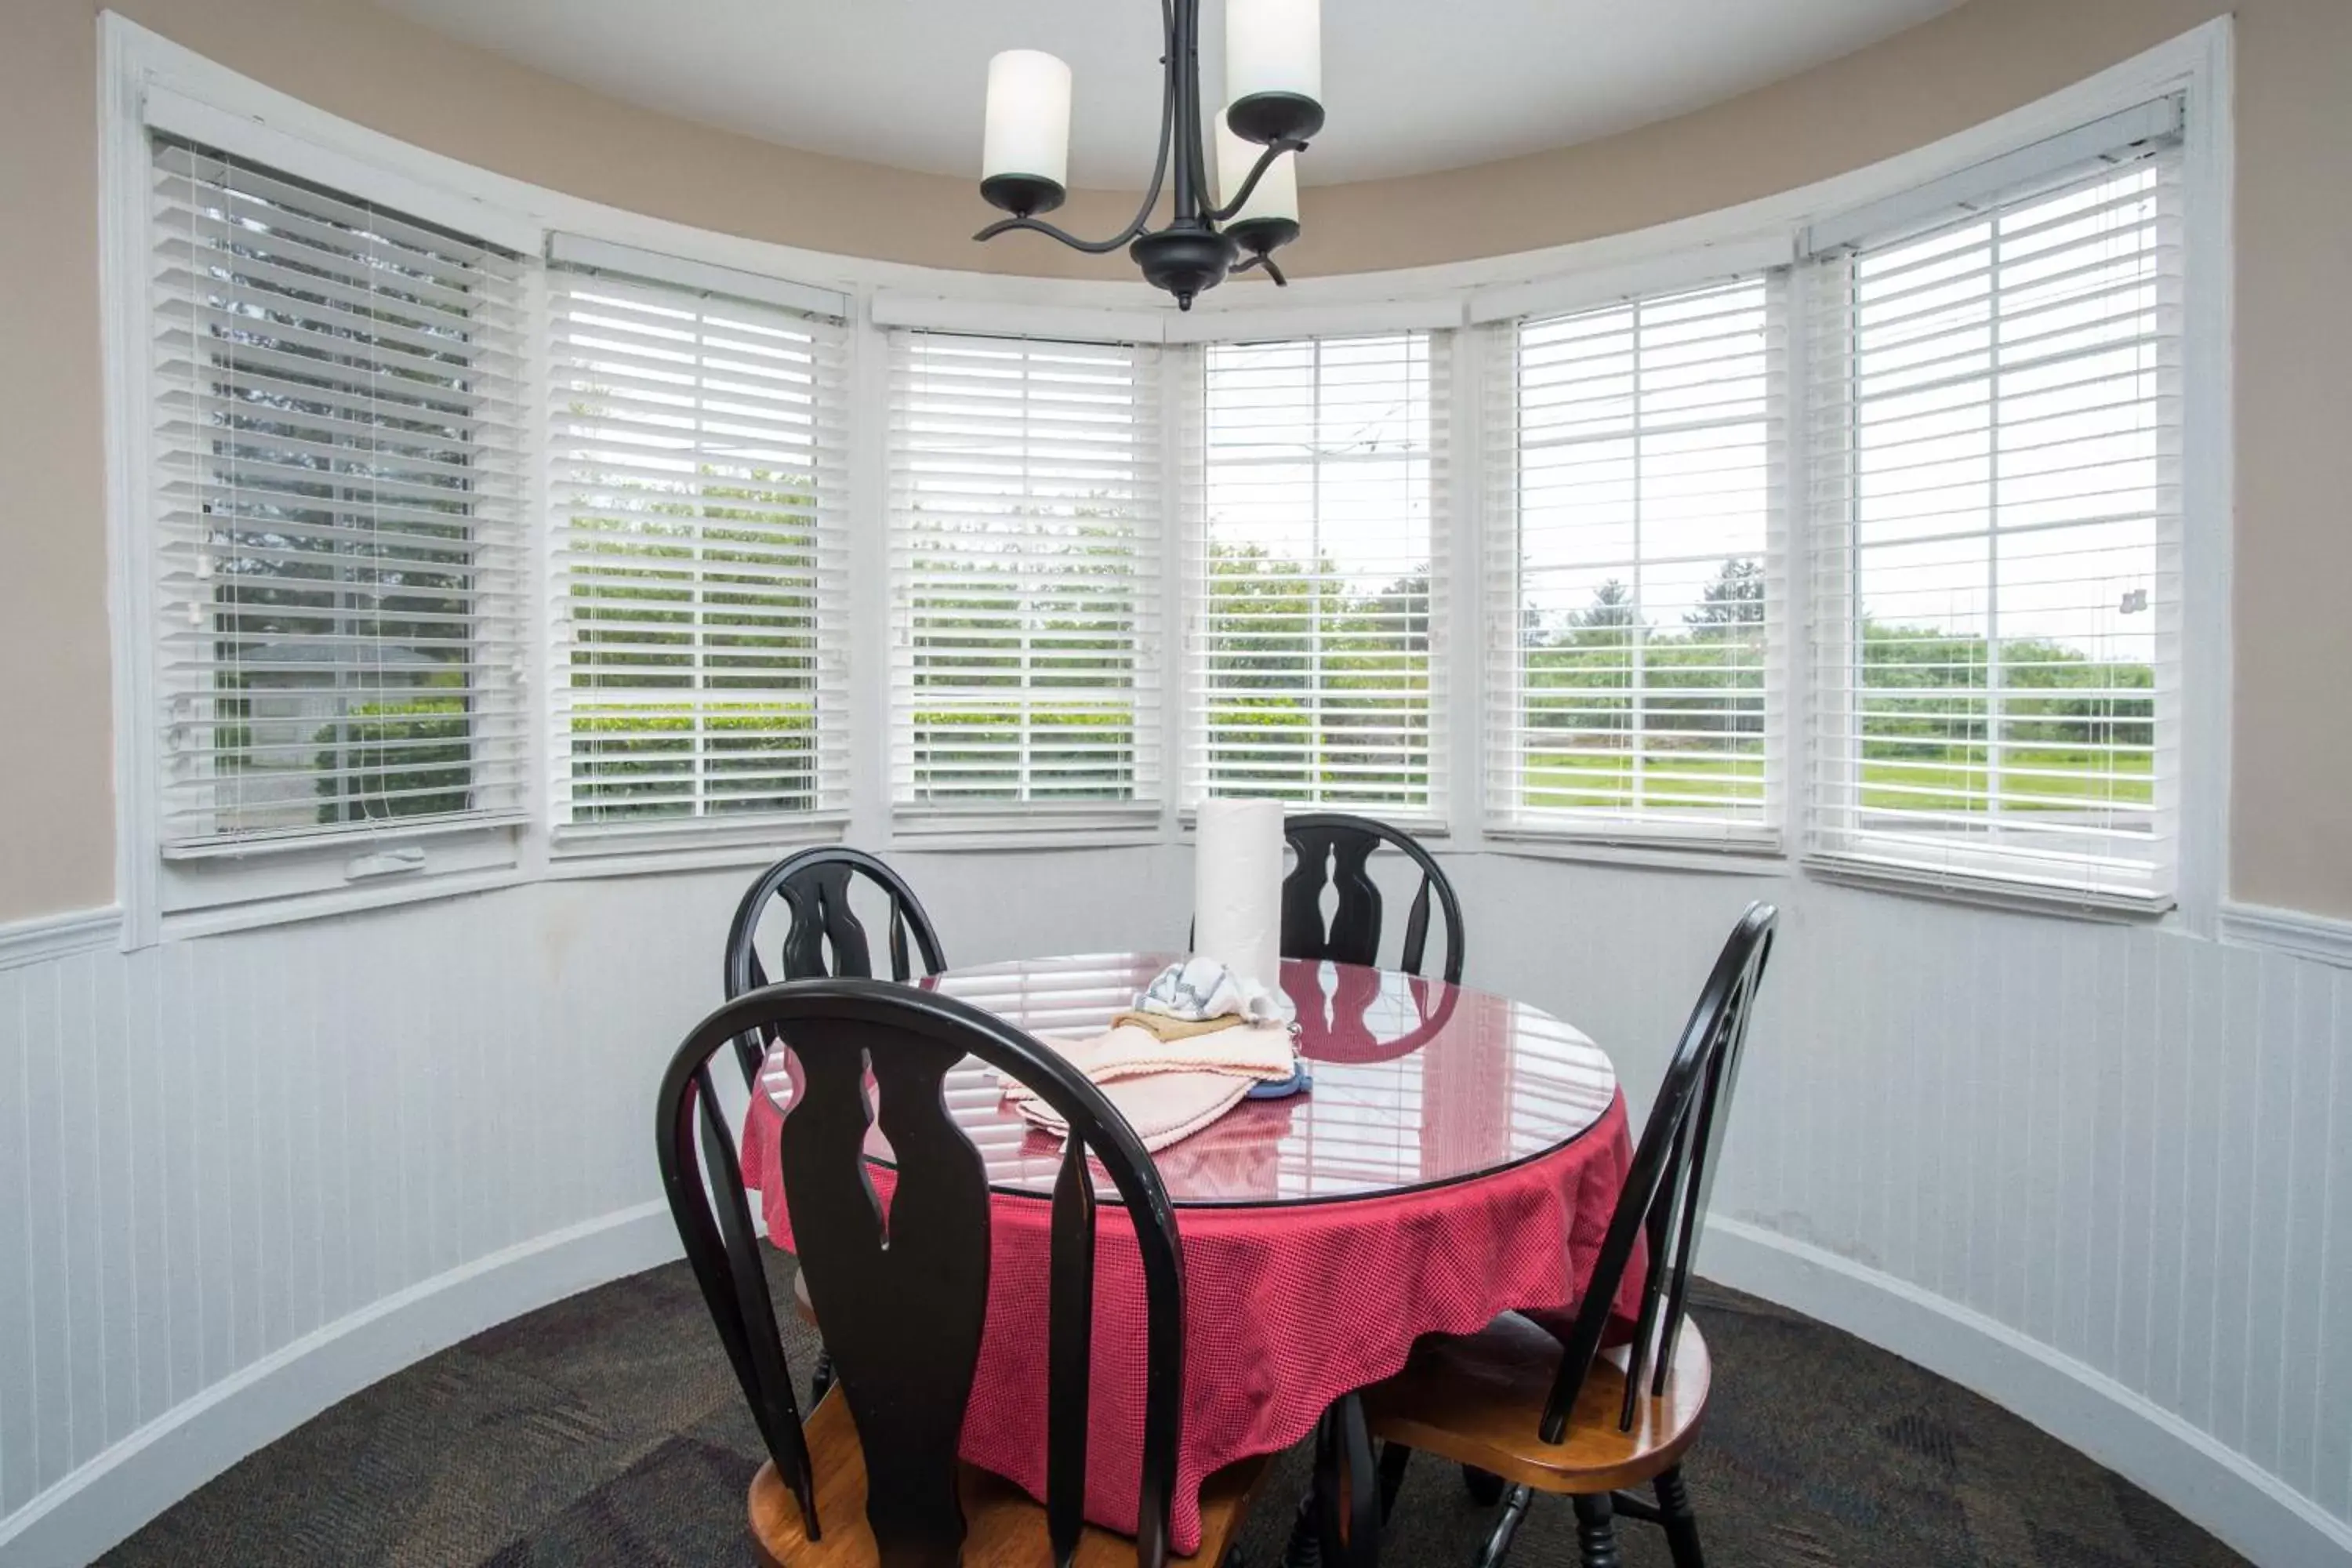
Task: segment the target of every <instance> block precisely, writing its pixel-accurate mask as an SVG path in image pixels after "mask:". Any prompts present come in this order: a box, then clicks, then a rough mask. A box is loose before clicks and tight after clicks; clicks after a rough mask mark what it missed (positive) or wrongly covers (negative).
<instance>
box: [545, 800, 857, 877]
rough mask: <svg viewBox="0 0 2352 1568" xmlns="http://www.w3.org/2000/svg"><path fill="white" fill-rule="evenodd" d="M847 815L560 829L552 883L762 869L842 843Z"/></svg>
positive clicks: (550, 865) (551, 851)
mask: <svg viewBox="0 0 2352 1568" xmlns="http://www.w3.org/2000/svg"><path fill="white" fill-rule="evenodd" d="M848 826H849V816H848V814H847V813H845V812H822V813H812V814H810V815H809V816H791V817H766V818H761V819H759V820H756V821H753V820H746V821H743V822H740V823H727V824H723V825H721V824H715V823H712V822H710V821H709V820H707V819H705V820H694V821H680V822H672V823H663V824H659V825H656V826H625V827H621V826H615V827H577V826H574V827H562V828H558V829H557V830H556V833H555V836H554V837H553V839H552V840H551V842H550V844H549V846H548V851H547V875H548V877H549V879H551V880H557V881H570V880H576V879H588V878H598V877H641V876H647V875H653V874H656V873H659V872H665V871H707V870H724V869H727V868H733V867H740V866H764V865H767V864H769V863H770V862H772V861H775V860H779V859H782V858H783V857H784V856H786V855H789V854H791V853H792V852H793V850H795V849H804V848H808V847H812V846H814V845H819V844H838V843H840V842H841V841H842V837H843V836H844V834H845V832H846V831H847V830H848Z"/></svg>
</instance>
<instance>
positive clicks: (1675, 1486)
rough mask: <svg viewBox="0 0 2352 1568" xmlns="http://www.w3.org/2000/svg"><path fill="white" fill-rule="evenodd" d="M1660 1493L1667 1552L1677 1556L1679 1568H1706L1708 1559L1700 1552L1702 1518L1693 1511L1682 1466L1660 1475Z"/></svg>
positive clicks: (1659, 1506) (1658, 1488)
mask: <svg viewBox="0 0 2352 1568" xmlns="http://www.w3.org/2000/svg"><path fill="white" fill-rule="evenodd" d="M1657 1493H1658V1522H1659V1523H1660V1524H1662V1525H1664V1527H1665V1531H1666V1550H1667V1551H1668V1552H1672V1553H1673V1554H1674V1559H1675V1568H1706V1556H1705V1554H1704V1553H1702V1552H1700V1551H1699V1549H1698V1516H1697V1515H1696V1514H1695V1513H1693V1512H1692V1511H1691V1505H1690V1493H1689V1492H1688V1491H1686V1490H1685V1489H1684V1488H1683V1468H1682V1467H1681V1466H1680V1465H1676V1466H1675V1468H1672V1469H1670V1470H1665V1471H1662V1472H1660V1474H1659V1476H1658V1479H1657Z"/></svg>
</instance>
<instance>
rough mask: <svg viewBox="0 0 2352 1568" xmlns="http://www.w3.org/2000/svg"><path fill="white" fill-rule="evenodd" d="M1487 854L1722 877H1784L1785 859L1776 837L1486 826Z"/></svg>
mask: <svg viewBox="0 0 2352 1568" xmlns="http://www.w3.org/2000/svg"><path fill="white" fill-rule="evenodd" d="M1486 850H1487V852H1488V853H1490V854H1495V855H1508V856H1512V857H1515V858H1520V859H1527V860H1578V861H1583V862H1586V863H1588V864H1591V865H1596V866H1631V867H1636V868H1645V869H1649V870H1660V871H1696V872H1701V873H1706V874H1711V875H1715V876H1720V877H1782V876H1786V875H1788V872H1789V858H1788V856H1787V855H1786V854H1785V853H1783V852H1782V850H1781V847H1780V839H1779V837H1777V836H1775V837H1770V838H1759V839H1751V840H1726V839H1707V840H1705V841H1696V840H1692V839H1687V838H1678V837H1659V838H1633V837H1600V836H1593V835H1586V834H1578V833H1562V832H1559V831H1552V830H1546V829H1541V828H1530V827H1489V828H1487V829H1486Z"/></svg>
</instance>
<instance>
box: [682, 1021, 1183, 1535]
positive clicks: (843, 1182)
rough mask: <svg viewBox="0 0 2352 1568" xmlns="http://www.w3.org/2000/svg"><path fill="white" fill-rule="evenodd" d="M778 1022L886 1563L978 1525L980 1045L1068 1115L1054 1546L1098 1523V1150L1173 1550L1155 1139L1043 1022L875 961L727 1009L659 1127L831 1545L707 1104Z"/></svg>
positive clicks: (1051, 1412)
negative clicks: (954, 1109)
mask: <svg viewBox="0 0 2352 1568" xmlns="http://www.w3.org/2000/svg"><path fill="white" fill-rule="evenodd" d="M770 1034H772V1035H774V1036H777V1037H782V1039H783V1041H784V1042H785V1043H786V1045H787V1046H788V1047H790V1048H791V1050H792V1051H793V1054H794V1055H795V1056H796V1057H797V1058H799V1064H800V1068H801V1087H800V1089H799V1090H798V1092H797V1094H796V1096H795V1098H794V1100H793V1105H792V1107H791V1109H790V1110H788V1111H787V1113H786V1114H785V1117H784V1121H783V1124H782V1131H781V1132H780V1133H779V1135H778V1144H779V1147H780V1150H781V1163H782V1178H783V1184H784V1197H785V1202H786V1204H787V1205H788V1207H789V1208H790V1210H791V1214H792V1222H793V1244H794V1247H796V1249H797V1250H798V1252H799V1255H800V1262H801V1271H802V1276H803V1279H804V1280H805V1282H806V1283H807V1286H808V1292H809V1300H810V1304H811V1305H812V1306H813V1307H814V1310H815V1313H816V1317H817V1320H818V1321H820V1322H822V1323H823V1324H824V1338H825V1347H826V1349H827V1351H828V1352H830V1354H831V1355H832V1357H833V1363H834V1367H835V1375H836V1378H837V1382H838V1386H839V1388H840V1390H841V1395H842V1397H844V1398H845V1399H846V1400H847V1402H848V1405H849V1414H850V1415H851V1417H852V1418H853V1420H854V1421H855V1423H856V1428H857V1435H858V1442H859V1445H860V1447H862V1448H863V1449H864V1452H865V1458H866V1471H867V1476H868V1480H869V1485H868V1489H867V1495H866V1519H867V1521H868V1522H869V1523H870V1525H871V1526H872V1528H873V1531H874V1539H875V1542H876V1544H877V1547H878V1548H879V1549H880V1555H881V1561H882V1563H883V1564H884V1565H885V1568H928V1565H931V1564H938V1563H954V1562H955V1561H956V1560H957V1552H958V1550H959V1548H960V1546H961V1542H962V1540H963V1535H964V1521H963V1515H962V1510H961V1503H960V1502H959V1500H958V1496H957V1461H956V1445H957V1439H958V1436H959V1435H960V1434H961V1431H962V1429H963V1416H964V1406H965V1404H966V1402H967V1401H968V1400H969V1398H970V1396H971V1387H972V1378H973V1372H974V1368H975V1366H976V1365H977V1363H978V1361H979V1356H980V1341H981V1328H982V1323H983V1321H985V1318H986V1313H987V1304H988V1289H989V1227H990V1209H989V1195H988V1183H987V1177H986V1174H985V1172H984V1168H983V1166H982V1159H981V1153H980V1151H979V1150H978V1149H977V1148H976V1147H974V1146H973V1144H972V1142H971V1139H970V1138H968V1137H967V1136H966V1135H965V1134H964V1132H963V1131H962V1130H961V1128H959V1127H957V1126H956V1125H955V1123H954V1121H952V1120H951V1119H950V1117H949V1115H948V1112H947V1109H946V1105H945V1101H944V1097H943V1085H944V1081H945V1078H946V1075H947V1072H948V1070H949V1069H950V1068H952V1067H954V1066H955V1065H956V1063H957V1062H958V1061H959V1060H961V1058H963V1057H964V1056H966V1055H967V1054H969V1055H971V1056H975V1057H978V1058H980V1059H981V1060H982V1061H983V1062H985V1063H987V1064H988V1065H989V1066H991V1067H992V1068H998V1069H999V1070H1001V1071H1003V1072H1005V1073H1008V1074H1010V1075H1012V1076H1013V1077H1014V1078H1016V1079H1019V1080H1020V1081H1021V1082H1022V1083H1024V1084H1025V1085H1027V1086H1028V1087H1029V1088H1030V1089H1033V1090H1034V1091H1035V1092H1036V1093H1037V1094H1038V1095H1039V1096H1040V1097H1041V1098H1042V1099H1043V1100H1045V1103H1046V1104H1048V1105H1050V1106H1052V1107H1053V1108H1054V1109H1055V1110H1056V1111H1058V1112H1060V1113H1061V1115H1062V1116H1063V1117H1064V1118H1065V1120H1066V1121H1067V1123H1068V1125H1069V1127H1070V1130H1071V1136H1070V1139H1069V1142H1068V1147H1067V1150H1066V1152H1065V1154H1064V1156H1063V1160H1062V1167H1061V1173H1060V1176H1059V1178H1058V1180H1057V1181H1056V1182H1055V1187H1054V1198H1053V1208H1052V1215H1051V1226H1052V1230H1051V1237H1052V1239H1051V1256H1050V1260H1049V1262H1048V1264H1047V1273H1048V1279H1047V1300H1048V1308H1047V1326H1046V1333H1047V1356H1046V1368H1047V1371H1046V1438H1045V1444H1046V1481H1045V1513H1046V1522H1047V1534H1048V1538H1049V1540H1050V1542H1051V1543H1052V1546H1053V1551H1054V1558H1055V1562H1056V1563H1065V1564H1066V1563H1068V1562H1069V1561H1070V1560H1071V1557H1072V1555H1073V1553H1074V1552H1076V1548H1077V1542H1078V1537H1079V1532H1080V1531H1081V1529H1082V1526H1083V1522H1084V1520H1083V1508H1084V1504H1085V1496H1086V1473H1087V1395H1088V1375H1089V1365H1090V1361H1089V1357H1090V1344H1089V1340H1090V1336H1091V1333H1092V1328H1093V1318H1094V1304H1093V1299H1094V1267H1095V1209H1096V1195H1095V1185H1094V1181H1093V1179H1092V1176H1091V1175H1090V1173H1089V1170H1088V1165H1087V1156H1088V1155H1089V1154H1092V1155H1093V1156H1094V1158H1095V1159H1096V1160H1097V1162H1098V1163H1099V1164H1100V1167H1101V1170H1102V1172H1103V1173H1104V1174H1105V1175H1107V1176H1108V1178H1109V1180H1110V1182H1111V1184H1112V1185H1113V1186H1114V1187H1115V1188H1116V1189H1117V1191H1118V1196H1119V1200H1120V1202H1121V1204H1122V1205H1124V1207H1125V1208H1126V1210H1127V1215H1128V1218H1129V1223H1130V1224H1131V1225H1132V1226H1134V1230H1135V1238H1136V1247H1137V1250H1138V1252H1139V1256H1140V1258H1141V1261H1142V1266H1143V1284H1144V1319H1145V1321H1144V1329H1143V1337H1144V1367H1145V1393H1144V1414H1143V1462H1142V1468H1141V1474H1140V1476H1139V1502H1138V1510H1137V1520H1138V1521H1139V1522H1138V1531H1137V1553H1138V1555H1137V1560H1138V1562H1139V1563H1140V1564H1143V1565H1144V1568H1160V1564H1162V1563H1164V1562H1165V1561H1166V1559H1167V1555H1168V1548H1169V1514H1170V1508H1171V1501H1172V1500H1173V1496H1174V1487H1175V1479H1176V1452H1177V1439H1178V1436H1179V1435H1180V1426H1181V1410H1182V1391H1183V1381H1184V1376H1183V1374H1184V1318H1183V1314H1184V1304H1183V1302H1184V1295H1183V1273H1182V1253H1181V1245H1180V1243H1179V1240H1178V1237H1177V1230H1176V1215H1175V1209H1174V1207H1173V1206H1172V1205H1171V1203H1170V1201H1169V1197H1168V1193H1167V1189H1166V1188H1165V1187H1164V1186H1163V1185H1162V1184H1160V1174H1159V1172H1158V1171H1157V1169H1156V1168H1155V1167H1154V1166H1153V1164H1152V1162H1151V1156H1150V1154H1148V1153H1146V1152H1144V1148H1143V1145H1142V1143H1141V1142H1139V1140H1138V1139H1137V1137H1136V1135H1135V1132H1134V1131H1133V1130H1132V1129H1131V1128H1130V1127H1129V1125H1128V1123H1127V1121H1126V1119H1125V1118H1123V1117H1122V1116H1121V1115H1120V1114H1119V1112H1118V1110H1117V1108H1116V1107H1114V1106H1113V1105H1112V1104H1111V1103H1110V1101H1108V1100H1106V1099H1104V1098H1103V1095H1102V1091H1101V1090H1100V1089H1097V1088H1096V1087H1095V1086H1094V1085H1093V1084H1092V1083H1090V1082H1089V1081H1087V1079H1086V1077H1085V1076H1084V1075H1083V1074H1081V1073H1079V1072H1078V1071H1077V1070H1076V1068H1073V1067H1071V1066H1070V1065H1069V1063H1068V1062H1066V1060H1064V1059H1063V1058H1061V1057H1059V1056H1057V1055H1055V1053H1054V1052H1052V1051H1050V1050H1048V1049H1046V1048H1045V1047H1043V1046H1041V1045H1039V1044H1038V1043H1037V1042H1036V1041H1035V1040H1034V1039H1033V1038H1031V1037H1029V1036H1028V1035H1026V1034H1024V1033H1023V1032H1022V1031H1020V1030H1018V1029H1015V1028H1013V1027H1012V1026H1009V1025H1007V1024H1005V1023H1004V1022H1003V1021H1002V1020H1001V1019H998V1018H996V1017H995V1016H992V1015H991V1014H988V1013H985V1012H982V1010H981V1009H979V1008H977V1007H974V1006H972V1005H970V1004H969V1003H965V1002H961V1001H958V1000H956V999H955V998H953V997H950V996H942V995H939V994H936V993H932V992H928V991H921V990H917V989H914V988H912V987H908V986H904V985H898V984H891V983H889V982H887V981H879V980H870V979H825V980H805V981H792V982H786V983H784V984H777V985H772V986H768V987H766V988H764V989H762V990H758V991H753V992H751V993H748V994H745V995H742V996H739V997H737V998H736V999H734V1000H733V1001H731V1002H729V1003H727V1004H726V1005H724V1006H722V1007H720V1008H719V1010H718V1011H717V1012H715V1013H713V1014H711V1015H710V1016H709V1017H708V1018H706V1019H704V1020H703V1021H702V1023H701V1024H700V1025H698V1026H697V1027H696V1029H695V1031H694V1033H693V1034H691V1035H689V1036H688V1037H687V1039H686V1041H685V1043H684V1044H683V1045H681V1046H680V1047H678V1049H677V1054H676V1055H675V1056H673V1057H672V1058H671V1059H670V1064H669V1068H668V1070H667V1072H666V1073H665V1074H664V1075H663V1078H662V1086H661V1099H660V1104H659V1109H658V1119H657V1121H656V1138H657V1140H658V1143H659V1155H660V1163H661V1173H662V1184H663V1187H664V1189H665V1190H666V1192H667V1195H668V1198H669V1205H670V1212H671V1215H673V1216H674V1217H675V1218H676V1220H677V1228H678V1235H679V1237H680V1238H681V1239H682V1240H683V1241H684V1243H685V1246H686V1255H687V1258H688V1261H689V1262H690V1263H691V1264H692V1266H693V1268H694V1274H695V1279H696V1280H697V1282H698V1283H699V1285H700V1286H701V1288H702V1294H703V1299H704V1300H705V1301H706V1302H707V1303H708V1304H709V1309H710V1315H711V1319H712V1321H713V1322H714V1323H715V1324H716V1325H717V1326H718V1330H719V1339H720V1340H721V1342H724V1344H725V1345H726V1348H727V1353H728V1358H729V1360H730V1362H731V1363H733V1365H734V1368H735V1375H736V1377H737V1379H738V1381H740V1383H741V1384H742V1387H743V1394H744V1397H745V1398H746V1399H747V1400H748V1401H749V1402H750V1404H751V1414H752V1416H753V1418H754V1420H755V1421H756V1422H757V1423H758V1425H759V1427H760V1433H761V1437H762V1438H763V1439H764V1440H765V1442H766V1444H767V1448H768V1453H769V1456H770V1458H772V1459H773V1460H774V1461H775V1465H776V1471H777V1474H778V1475H779V1476H781V1477H782V1479H783V1480H784V1482H785V1483H786V1484H787V1485H788V1486H790V1487H791V1488H792V1489H793V1494H794V1496H795V1497H796V1498H797V1500H799V1503H800V1507H801V1513H802V1517H803V1520H804V1521H806V1522H807V1526H808V1529H809V1533H810V1535H811V1537H812V1539H814V1538H815V1537H816V1535H817V1533H818V1531H819V1530H820V1529H821V1527H822V1521H819V1520H818V1519H817V1517H816V1513H815V1507H816V1487H815V1483H814V1475H813V1474H812V1471H811V1466H810V1459H809V1454H808V1448H807V1444H806V1442H805V1441H804V1439H803V1434H802V1430H801V1423H800V1415H799V1407H798V1405H796V1403H795V1402H794V1399H793V1384H792V1374H791V1370H790V1368H789V1367H788V1366H787V1364H786V1363H785V1358H784V1353H783V1344H782V1339H781V1338H780V1336H779V1335H778V1333H777V1331H776V1313H775V1303H774V1301H773V1300H772V1298H771V1296H770V1295H769V1292H768V1284H767V1275H766V1272H765V1270H764V1269H763V1268H761V1254H760V1247H761V1242H760V1241H759V1239H758V1237H757V1236H756V1235H755V1234H754V1232H753V1229H752V1225H751V1209H750V1205H749V1204H748V1203H747V1201H746V1199H745V1196H744V1185H743V1180H742V1172H741V1169H740V1158H739V1155H738V1153H737V1151H736V1145H735V1142H734V1141H733V1139H732V1138H731V1137H730V1134H729V1133H728V1132H727V1131H726V1130H725V1126H724V1122H723V1119H722V1118H721V1117H719V1116H718V1115H716V1114H713V1113H712V1112H711V1111H710V1110H709V1108H710V1107H712V1106H714V1105H715V1104H716V1097H715V1095H714V1092H713V1088H712V1083H711V1078H710V1060H711V1058H713V1057H714V1056H715V1055H717V1054H718V1053H719V1051H720V1050H722V1049H724V1048H725V1047H727V1046H728V1045H729V1044H730V1042H733V1041H735V1040H739V1039H741V1038H743V1037H746V1036H747V1035H759V1036H766V1035H770ZM869 1073H870V1076H871V1081H872V1084H873V1087H874V1089H875V1090H876V1092H877V1095H878V1099H879V1101H880V1105H879V1120H880V1122H881V1126H882V1129H883V1131H885V1132H886V1133H887V1135H888V1138H889V1141H890V1147H891V1152H892V1154H893V1157H894V1160H895V1163H896V1164H897V1167H898V1177H897V1187H896V1189H895V1190H894V1192H893V1193H892V1194H891V1201H890V1205H889V1211H888V1216H887V1226H886V1222H885V1218H884V1214H883V1210H882V1207H881V1205H880V1204H879V1203H877V1200H876V1196H875V1192H874V1187H873V1184H872V1182H871V1179H870V1176H869V1174H868V1172H867V1168H866V1153H865V1143H866V1131H867V1128H868V1126H869V1124H870V1122H871V1121H872V1120H873V1117H872V1116H870V1115H869V1112H868V1106H867V1098H866V1084H867V1080H868V1075H869ZM698 1107H701V1108H703V1109H702V1110H699V1111H698ZM698 1139H699V1141H700V1144H701V1150H702V1166H703V1167H704V1168H698V1163H697V1160H696V1145H697V1140H698ZM705 1168H707V1173H708V1180H707V1182H706V1179H705ZM714 1197H715V1198H716V1200H717V1204H716V1212H715V1213H714V1209H713V1199H714ZM886 1231H887V1235H886Z"/></svg>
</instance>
